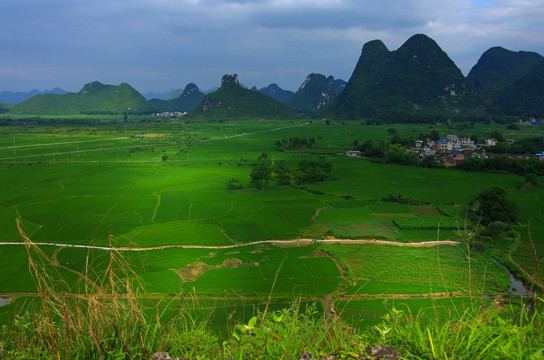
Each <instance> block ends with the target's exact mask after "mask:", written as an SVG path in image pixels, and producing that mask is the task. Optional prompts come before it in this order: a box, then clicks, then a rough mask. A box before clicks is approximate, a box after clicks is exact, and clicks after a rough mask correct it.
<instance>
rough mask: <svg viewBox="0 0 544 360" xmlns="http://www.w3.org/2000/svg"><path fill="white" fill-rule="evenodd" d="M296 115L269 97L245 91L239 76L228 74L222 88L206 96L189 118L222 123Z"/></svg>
mask: <svg viewBox="0 0 544 360" xmlns="http://www.w3.org/2000/svg"><path fill="white" fill-rule="evenodd" d="M296 117H297V115H296V114H295V113H294V112H293V111H291V110H290V109H289V108H287V107H286V106H285V105H284V104H282V103H281V102H279V101H278V100H276V99H273V98H271V97H270V96H268V95H264V94H261V93H260V92H257V91H252V90H249V89H245V88H243V87H242V86H241V85H240V84H239V83H238V76H237V75H234V76H231V75H225V76H223V79H222V81H221V87H220V88H219V89H218V90H217V91H215V92H213V93H211V94H208V95H206V97H205V98H204V100H202V102H201V103H200V104H199V105H198V106H197V107H196V108H195V109H194V110H193V111H192V112H191V113H190V114H188V115H187V119H196V120H213V121H223V120H230V119H270V120H272V119H282V120H284V119H293V118H296Z"/></svg>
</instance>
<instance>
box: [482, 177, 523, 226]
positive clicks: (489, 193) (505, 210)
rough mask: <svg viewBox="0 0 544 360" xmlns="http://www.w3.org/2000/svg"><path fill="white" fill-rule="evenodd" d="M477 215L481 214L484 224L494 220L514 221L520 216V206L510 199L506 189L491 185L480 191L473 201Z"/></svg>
mask: <svg viewBox="0 0 544 360" xmlns="http://www.w3.org/2000/svg"><path fill="white" fill-rule="evenodd" d="M471 204H472V206H473V208H474V209H475V212H476V214H475V215H477V216H481V221H480V222H481V223H482V225H488V224H489V223H491V222H494V221H502V222H505V223H507V222H513V221H516V219H517V217H518V212H519V210H518V207H517V205H516V204H515V203H513V202H512V201H510V200H508V198H507V193H506V190H505V189H503V188H502V187H500V186H491V187H488V188H485V189H483V190H482V191H480V193H479V194H478V195H476V197H474V199H473V201H472V202H471Z"/></svg>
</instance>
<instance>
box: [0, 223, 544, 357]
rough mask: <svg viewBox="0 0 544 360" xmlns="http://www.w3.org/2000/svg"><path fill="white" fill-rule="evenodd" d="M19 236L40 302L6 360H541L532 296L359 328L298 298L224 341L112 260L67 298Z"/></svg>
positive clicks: (12, 331) (14, 330)
mask: <svg viewBox="0 0 544 360" xmlns="http://www.w3.org/2000/svg"><path fill="white" fill-rule="evenodd" d="M19 230H21V228H20V225H19ZM21 236H22V238H23V240H24V241H25V247H26V251H27V255H28V261H29V269H30V271H31V273H32V275H33V277H34V280H35V283H36V288H37V290H38V293H39V295H40V301H39V303H37V304H36V307H35V308H34V309H33V310H30V311H27V312H23V313H21V314H19V315H17V316H16V317H15V319H14V321H13V322H12V323H10V324H8V325H5V326H3V327H2V328H1V329H0V339H1V340H0V358H2V359H21V358H24V359H150V358H151V356H152V355H153V354H154V353H156V352H168V353H169V354H170V355H171V356H172V357H183V358H188V359H298V358H299V357H300V355H301V354H302V353H304V352H306V354H308V353H307V352H311V354H312V356H313V358H319V357H320V356H321V355H333V356H334V358H335V359H339V358H340V359H357V358H360V356H361V355H364V354H366V353H367V352H368V351H370V348H369V347H368V346H370V345H386V346H394V347H395V349H396V351H397V352H398V353H399V354H400V356H401V357H402V358H406V359H448V358H455V359H496V358H509V359H542V358H544V345H543V343H544V341H543V340H544V332H543V330H544V316H543V315H542V311H541V310H542V306H543V304H542V302H543V300H542V299H541V298H537V297H535V298H533V299H530V300H531V303H530V306H529V307H526V306H525V305H524V304H523V303H521V305H519V306H517V307H512V306H508V307H504V306H503V305H501V304H499V303H498V301H497V302H493V303H491V304H490V303H489V302H481V304H482V306H481V307H471V308H470V309H468V308H466V309H465V310H462V309H458V308H457V307H455V304H454V303H453V302H452V306H453V308H454V312H455V313H456V314H457V316H448V317H444V316H441V315H439V311H436V310H435V313H436V314H435V316H434V317H433V316H429V315H428V312H427V313H426V314H423V313H422V312H419V313H417V314H413V313H411V312H410V311H409V310H408V312H402V311H400V310H398V309H396V308H392V309H391V310H390V311H389V312H388V313H387V314H386V315H385V316H384V318H383V320H382V321H381V322H379V323H378V324H376V325H374V326H373V327H371V328H365V329H362V330H358V329H357V328H356V327H353V326H352V325H351V324H352V322H349V321H346V320H344V319H343V318H342V317H341V316H339V315H337V314H334V312H332V311H326V312H323V311H319V310H318V308H317V307H316V305H305V303H304V302H302V301H300V300H298V301H294V302H293V303H292V304H291V305H290V306H287V307H285V308H283V309H277V310H272V308H270V307H269V306H268V304H267V305H266V306H265V307H264V309H263V310H261V311H259V312H257V313H256V314H255V316H253V317H252V318H251V319H250V320H249V321H248V322H247V323H229V324H227V333H226V335H220V334H218V333H217V332H216V331H214V330H213V329H212V327H211V326H210V324H211V321H210V319H209V318H199V319H197V318H195V317H193V315H192V313H191V310H192V309H191V306H187V305H186V306H179V307H177V308H176V309H175V311H174V312H173V313H172V311H169V315H168V316H165V312H166V309H168V308H169V304H161V303H160V302H157V303H153V302H149V301H146V300H145V298H144V295H145V294H144V293H142V291H143V290H142V289H143V287H142V286H141V284H140V283H139V281H138V279H137V277H136V276H135V274H134V273H133V272H132V269H131V268H130V266H129V265H128V263H127V262H126V260H125V259H124V258H123V257H121V256H119V254H118V253H116V252H110V255H109V261H108V262H107V265H106V266H105V269H104V270H103V271H101V272H100V273H97V274H93V276H90V272H91V270H88V269H84V271H82V274H83V275H84V276H82V283H81V286H80V289H79V291H78V292H74V293H73V292H71V291H70V288H69V287H68V285H67V284H66V282H65V281H64V280H63V278H62V276H61V274H60V273H59V272H57V267H56V266H55V264H54V263H53V261H52V260H51V257H50V254H46V253H44V252H42V251H41V250H40V248H39V247H37V246H35V245H34V244H33V243H32V242H30V241H29V239H28V237H27V236H26V235H25V234H24V233H23V232H22V231H21ZM187 296H188V295H184V294H181V295H180V296H179V298H181V299H183V298H185V297H187ZM189 300H190V299H189ZM475 301H476V299H475ZM172 303H174V302H172ZM187 303H190V302H181V301H180V302H179V304H187ZM484 305H485V306H484ZM442 315H443V314H442Z"/></svg>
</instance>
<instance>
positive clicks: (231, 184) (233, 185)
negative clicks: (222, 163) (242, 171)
mask: <svg viewBox="0 0 544 360" xmlns="http://www.w3.org/2000/svg"><path fill="white" fill-rule="evenodd" d="M243 187H244V185H242V183H240V180H238V179H236V178H231V179H230V180H229V181H227V189H228V190H237V189H241V188H243Z"/></svg>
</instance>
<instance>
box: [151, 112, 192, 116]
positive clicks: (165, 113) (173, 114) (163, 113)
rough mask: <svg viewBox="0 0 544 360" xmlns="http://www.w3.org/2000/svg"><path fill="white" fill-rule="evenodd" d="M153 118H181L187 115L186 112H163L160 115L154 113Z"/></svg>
mask: <svg viewBox="0 0 544 360" xmlns="http://www.w3.org/2000/svg"><path fill="white" fill-rule="evenodd" d="M153 115H154V116H162V117H182V116H184V115H187V112H185V111H184V112H182V111H165V112H162V113H156V114H153Z"/></svg>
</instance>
